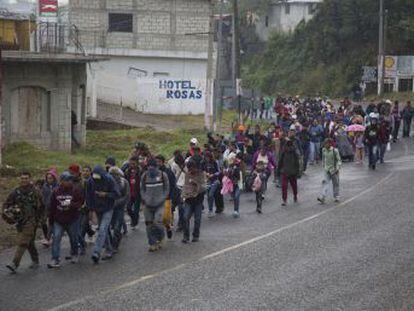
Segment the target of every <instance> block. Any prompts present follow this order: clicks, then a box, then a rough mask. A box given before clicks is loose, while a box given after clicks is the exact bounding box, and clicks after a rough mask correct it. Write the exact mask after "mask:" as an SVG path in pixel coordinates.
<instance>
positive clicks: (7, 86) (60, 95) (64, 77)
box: [3, 62, 86, 151]
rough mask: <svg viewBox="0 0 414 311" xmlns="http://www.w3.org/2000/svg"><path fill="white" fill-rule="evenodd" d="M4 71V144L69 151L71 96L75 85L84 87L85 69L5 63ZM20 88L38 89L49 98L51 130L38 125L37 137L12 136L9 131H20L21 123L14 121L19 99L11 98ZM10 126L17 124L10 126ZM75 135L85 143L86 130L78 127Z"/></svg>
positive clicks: (57, 65)
mask: <svg viewBox="0 0 414 311" xmlns="http://www.w3.org/2000/svg"><path fill="white" fill-rule="evenodd" d="M3 70H4V80H3V81H4V82H3V102H4V110H3V117H4V120H5V124H4V133H3V134H4V140H5V141H6V143H12V142H17V141H27V142H29V143H32V144H34V145H37V146H39V147H42V148H45V149H50V150H67V151H69V150H71V147H72V139H71V127H72V124H71V109H72V105H73V104H74V103H73V102H72V93H73V90H74V88H75V87H78V84H86V67H85V66H84V65H83V66H79V65H77V64H51V63H19V62H7V63H5V64H4V69H3ZM22 87H23V88H31V87H34V88H41V89H42V90H44V92H46V93H47V92H48V93H49V94H50V104H51V107H50V109H51V110H50V113H51V115H50V130H46V129H45V126H43V125H40V124H39V126H41V128H42V130H41V132H40V134H39V135H37V134H36V135H33V134H32V135H30V134H28V135H26V136H22V135H19V134H16V133H13V132H12V127H14V128H16V127H19V124H20V123H21V122H24V120H21V118H19V117H16V105H17V104H18V103H16V102H15V101H16V98H18V97H16V96H13V94H16V92H18V91H17V90H19V88H22ZM13 111H14V112H13ZM82 113H83V112H82ZM84 113H86V107H85V112H84ZM12 122H17V124H11V123H12ZM78 135H79V136H78V137H79V139H80V142H81V143H84V142H85V137H86V128H85V126H80V127H79V129H78Z"/></svg>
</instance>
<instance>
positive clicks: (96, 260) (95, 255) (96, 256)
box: [91, 254, 99, 264]
mask: <svg viewBox="0 0 414 311" xmlns="http://www.w3.org/2000/svg"><path fill="white" fill-rule="evenodd" d="M91 259H92V261H93V263H94V264H98V263H99V255H98V254H93V255H92V257H91Z"/></svg>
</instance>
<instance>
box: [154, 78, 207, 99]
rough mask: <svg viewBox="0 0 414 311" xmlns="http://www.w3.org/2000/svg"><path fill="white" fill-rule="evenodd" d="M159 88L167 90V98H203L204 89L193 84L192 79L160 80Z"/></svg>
mask: <svg viewBox="0 0 414 311" xmlns="http://www.w3.org/2000/svg"><path fill="white" fill-rule="evenodd" d="M159 88H160V89H165V90H166V98H167V99H202V98H203V91H202V90H199V89H197V87H195V86H193V84H192V81H191V80H160V81H159Z"/></svg>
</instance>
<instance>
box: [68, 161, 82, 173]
mask: <svg viewBox="0 0 414 311" xmlns="http://www.w3.org/2000/svg"><path fill="white" fill-rule="evenodd" d="M69 171H71V172H74V173H77V174H79V173H80V166H79V165H78V164H75V163H73V164H71V165H70V166H69Z"/></svg>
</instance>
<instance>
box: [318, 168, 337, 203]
mask: <svg viewBox="0 0 414 311" xmlns="http://www.w3.org/2000/svg"><path fill="white" fill-rule="evenodd" d="M330 182H332V187H333V196H334V198H335V199H338V198H339V172H336V173H335V174H330V173H328V172H325V174H324V178H323V181H322V198H326V197H327V196H328V192H329V188H330V184H331V183H330Z"/></svg>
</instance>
